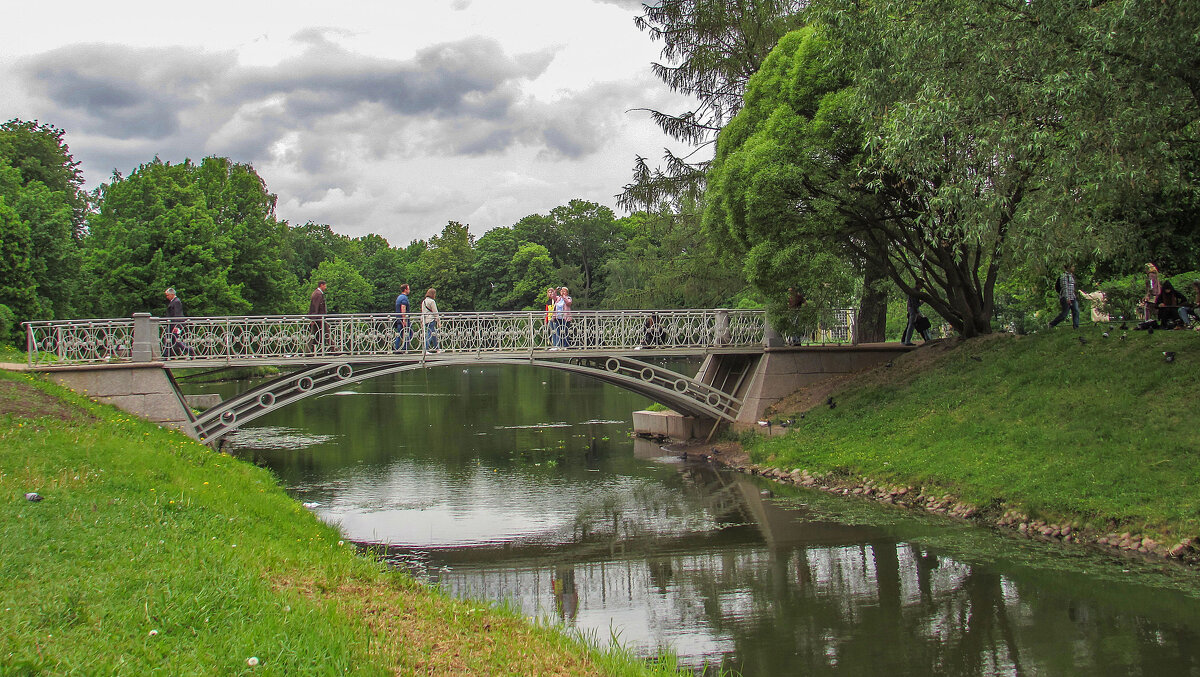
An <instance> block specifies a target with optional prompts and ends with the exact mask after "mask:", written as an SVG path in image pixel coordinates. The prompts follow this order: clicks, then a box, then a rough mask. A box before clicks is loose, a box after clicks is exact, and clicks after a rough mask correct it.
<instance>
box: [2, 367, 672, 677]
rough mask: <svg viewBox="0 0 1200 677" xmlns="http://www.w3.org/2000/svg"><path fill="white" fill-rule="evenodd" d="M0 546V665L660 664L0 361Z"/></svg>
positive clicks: (47, 669)
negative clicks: (473, 592) (349, 533)
mask: <svg viewBox="0 0 1200 677" xmlns="http://www.w3.org/2000/svg"><path fill="white" fill-rule="evenodd" d="M26 492H38V493H39V494H41V495H42V496H43V497H44V500H42V501H40V502H30V501H27V500H26V499H25V496H24V495H25V493H26ZM0 553H2V555H3V556H2V557H0V674H2V675H21V674H45V673H51V674H87V675H99V674H131V675H133V674H136V675H143V674H164V675H194V674H203V675H237V674H272V675H331V674H370V675H373V674H413V673H436V674H508V675H531V674H547V675H576V674H579V675H583V674H654V673H655V672H654V671H656V670H657V674H676V673H675V672H674V671H673V670H672V665H671V661H670V660H669V659H668V660H666V661H664V662H663V663H661V664H659V665H657V666H650V667H648V666H647V665H646V664H645V663H643V662H641V661H639V660H637V659H635V658H633V657H631V656H629V655H627V654H625V653H623V652H622V651H620V650H612V651H607V652H602V651H598V650H595V649H593V648H591V647H589V646H587V645H585V643H584V642H582V641H580V640H578V639H574V638H570V637H567V636H566V635H564V634H563V633H562V632H561V631H559V630H558V629H557V628H553V627H547V626H543V625H538V624H533V623H530V622H529V621H528V620H527V619H524V618H522V617H521V616H519V615H517V614H515V613H512V612H509V611H505V610H502V609H496V608H494V607H492V606H489V605H487V604H483V603H473V602H469V601H458V600H454V599H450V598H448V597H447V596H445V595H443V594H441V593H438V592H437V591H434V590H431V589H429V588H427V587H424V586H421V585H419V584H417V583H415V582H414V581H412V580H411V579H410V578H409V577H408V576H406V575H403V574H401V573H397V572H389V571H386V570H385V569H384V568H383V567H382V566H381V565H380V564H378V563H376V562H373V561H371V560H369V559H366V558H364V557H362V556H359V555H356V554H355V553H354V551H353V550H352V549H351V548H350V547H349V545H343V543H342V542H341V541H340V537H339V535H338V533H337V532H336V531H335V530H334V529H332V528H330V527H328V526H326V525H324V524H322V523H321V522H320V521H319V520H317V519H316V518H315V517H314V516H312V515H311V514H310V513H308V512H307V511H305V510H304V509H303V508H302V507H301V506H300V505H298V504H297V503H296V502H295V501H293V500H291V499H290V498H289V497H288V496H287V495H286V494H285V493H284V492H283V491H282V490H281V489H280V488H279V487H278V486H277V485H276V483H275V480H274V478H273V477H272V476H271V475H270V474H269V473H268V472H267V471H265V470H262V469H259V468H256V467H254V466H253V465H251V464H248V463H244V462H241V461H238V460H236V459H233V458H231V457H229V456H225V455H221V454H218V453H215V452H213V451H211V450H210V449H208V448H207V447H204V446H202V445H199V444H197V443H195V442H192V441H191V440H189V439H188V438H186V437H185V436H183V435H180V434H178V433H174V432H170V431H167V430H163V429H160V428H158V427H157V426H154V425H152V424H149V423H146V422H144V421H141V420H138V419H134V418H133V417H131V416H128V415H126V414H123V413H121V412H118V411H116V410H114V409H111V408H109V407H104V406H100V405H96V404H94V403H92V402H90V401H88V400H86V399H85V398H83V397H80V396H77V395H74V394H71V393H67V392H66V391H63V390H62V389H60V388H57V387H56V386H52V385H50V384H47V383H44V382H42V381H38V380H35V379H33V378H31V377H28V376H23V375H13V374H3V373H0ZM251 657H254V658H256V659H257V660H258V665H257V666H251V665H248V659H250V658H251Z"/></svg>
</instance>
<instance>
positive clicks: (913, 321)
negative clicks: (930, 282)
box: [900, 280, 933, 346]
mask: <svg viewBox="0 0 1200 677" xmlns="http://www.w3.org/2000/svg"><path fill="white" fill-rule="evenodd" d="M924 288H925V283H924V282H923V281H922V280H917V281H916V282H915V283H914V284H913V290H912V292H911V293H909V295H908V325H907V326H905V327H904V335H903V336H901V337H900V345H904V346H915V345H917V344H915V343H913V342H912V336H913V331H914V330H916V331H918V332H920V333H921V338H922V339H924V340H925V342H926V343H928V342H929V341H932V340H933V338H932V337H931V336H930V335H929V318H927V317H925V316H924V315H922V314H921V297H920V296H919V294H920V292H921V290H922V289H924Z"/></svg>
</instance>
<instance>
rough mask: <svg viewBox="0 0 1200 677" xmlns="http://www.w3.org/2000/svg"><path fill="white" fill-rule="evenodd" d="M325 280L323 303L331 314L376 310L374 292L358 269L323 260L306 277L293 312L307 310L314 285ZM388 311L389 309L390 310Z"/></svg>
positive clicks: (346, 263) (293, 304)
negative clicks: (305, 282)
mask: <svg viewBox="0 0 1200 677" xmlns="http://www.w3.org/2000/svg"><path fill="white" fill-rule="evenodd" d="M321 280H324V281H325V283H326V285H327V287H326V290H325V304H326V308H327V310H328V311H329V312H330V313H337V314H345V313H369V312H373V311H378V308H376V307H375V302H374V296H375V290H374V289H372V287H371V283H370V282H368V281H367V280H366V278H364V277H363V276H362V275H361V274H360V273H359V272H358V270H357V269H356V268H355V267H354V266H352V265H350V263H349V262H348V261H344V260H342V259H335V260H333V261H322V262H321V263H320V264H319V265H318V266H317V267H316V269H315V270H313V271H312V274H311V275H310V276H309V278H308V282H307V284H306V285H305V286H304V288H303V291H302V293H299V294H297V295H296V297H295V298H294V300H293V303H292V307H293V309H294V310H295V312H298V313H302V312H304V311H306V310H308V303H309V298H310V295H311V294H312V291H313V290H314V289H316V288H317V282H319V281H321ZM389 310H390V308H389Z"/></svg>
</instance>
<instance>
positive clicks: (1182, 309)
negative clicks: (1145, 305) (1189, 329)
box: [1154, 280, 1192, 329]
mask: <svg viewBox="0 0 1200 677" xmlns="http://www.w3.org/2000/svg"><path fill="white" fill-rule="evenodd" d="M1154 307H1155V308H1157V309H1158V322H1159V324H1161V325H1162V327H1163V329H1183V328H1184V327H1186V326H1188V325H1189V324H1191V321H1192V320H1191V318H1190V317H1189V316H1188V303H1187V299H1185V298H1183V294H1180V293H1179V292H1177V291H1175V287H1174V286H1173V285H1172V284H1171V281H1170V280H1166V281H1164V282H1163V283H1162V291H1160V292H1159V293H1158V298H1156V299H1154Z"/></svg>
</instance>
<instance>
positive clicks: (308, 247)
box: [0, 0, 1200, 340]
mask: <svg viewBox="0 0 1200 677" xmlns="http://www.w3.org/2000/svg"><path fill="white" fill-rule="evenodd" d="M643 9H644V14H643V15H642V16H641V17H639V18H638V20H637V24H638V26H639V27H641V28H642V29H644V30H646V31H647V32H648V33H649V35H650V37H651V38H652V39H654V40H660V41H662V42H663V56H664V60H665V63H662V64H654V66H653V70H654V72H655V74H656V75H658V76H659V77H660V78H661V79H663V81H664V82H666V83H668V84H669V85H670V86H671V87H672V88H674V89H675V90H677V91H679V92H682V93H685V94H688V95H690V96H692V97H694V98H695V99H696V101H697V105H696V107H695V108H694V109H693V110H691V111H687V112H684V113H680V114H672V113H662V112H657V111H654V112H653V116H654V120H655V122H657V123H658V124H659V125H660V126H661V127H662V128H663V129H664V130H665V131H666V132H668V133H670V134H671V135H673V136H674V137H675V138H676V139H678V140H680V141H683V142H686V143H690V144H693V145H694V146H696V150H697V151H700V150H703V149H704V148H706V147H707V148H711V149H712V151H713V152H712V153H711V159H710V160H700V161H698V162H692V161H691V160H690V159H689V158H692V157H699V158H703V157H705V155H706V154H705V153H690V154H685V155H677V154H674V153H668V154H667V156H666V158H665V166H664V167H663V168H660V169H651V168H650V167H649V166H648V164H647V162H646V161H645V160H644V159H643V158H638V159H637V162H636V164H635V169H634V180H633V182H632V183H630V184H629V185H627V186H625V188H624V191H623V192H622V194H621V196H620V203H621V205H622V206H624V207H626V208H628V209H630V210H631V212H632V213H631V214H630V215H629V216H624V217H617V216H616V215H615V214H614V213H613V212H612V210H610V209H609V208H607V207H604V206H602V205H598V204H595V203H590V202H584V201H580V200H573V201H571V202H570V203H569V204H566V205H561V206H559V207H556V208H554V209H552V210H550V212H549V213H548V214H530V215H529V216H526V217H524V218H522V219H520V220H519V221H517V222H516V223H514V224H512V225H511V226H505V227H500V228H495V229H493V230H490V231H488V232H486V233H483V234H481V235H478V236H477V235H476V234H473V233H471V231H470V228H469V226H468V225H467V224H462V223H458V222H450V223H447V224H445V226H444V227H443V228H442V230H441V232H440V233H439V234H437V235H435V236H432V237H430V238H429V239H428V240H416V241H413V242H411V243H409V244H408V245H407V246H394V245H393V244H391V243H388V242H387V241H386V240H384V239H383V238H382V237H379V236H377V235H368V236H365V237H361V238H349V237H346V236H344V235H340V234H339V233H337V232H336V230H335V229H336V227H337V225H338V224H332V227H331V226H330V225H325V224H315V223H305V224H303V225H298V226H296V225H292V224H288V223H286V222H284V221H282V220H280V219H278V218H277V217H276V216H275V196H274V195H273V194H271V193H270V191H269V189H268V187H267V186H266V184H265V182H264V181H263V180H262V179H261V178H260V177H259V176H258V175H257V174H256V173H255V172H254V170H253V168H252V167H250V166H249V165H245V164H240V163H238V162H236V160H231V159H228V158H220V157H210V158H204V159H203V160H200V161H199V162H192V161H184V162H183V163H179V164H171V163H164V162H162V161H160V160H158V159H157V158H155V159H153V160H151V161H149V162H148V163H146V164H143V165H141V166H139V167H138V168H137V169H135V170H134V171H133V172H132V173H130V174H129V176H120V175H114V176H113V177H112V178H111V179H110V180H109V182H107V183H105V184H103V185H102V186H101V187H100V188H99V189H97V190H96V191H94V192H92V193H85V192H84V191H83V189H82V186H83V178H82V176H81V175H80V172H79V169H78V163H76V162H75V161H74V159H73V158H72V157H71V154H70V152H69V150H68V148H67V146H66V143H65V141H64V132H63V131H62V130H60V129H57V128H55V127H53V126H50V125H44V124H39V123H37V122H26V121H21V120H13V121H10V122H8V123H6V124H5V125H3V126H2V127H0V325H2V324H7V325H8V326H10V327H11V326H12V322H13V321H14V320H15V321H20V320H24V319H31V318H49V317H68V316H84V315H110V316H125V315H128V314H129V313H131V312H135V311H142V310H149V311H156V310H159V309H161V307H162V305H163V301H162V298H161V293H162V290H163V289H164V288H165V287H166V286H168V285H172V286H174V287H176V289H178V290H179V292H180V294H181V296H182V298H183V299H184V301H185V303H186V304H187V307H188V309H189V311H190V312H191V313H193V314H241V313H288V312H297V311H300V310H303V308H304V304H305V300H306V298H307V296H308V292H309V290H310V289H311V288H312V287H313V286H314V283H315V280H316V279H325V280H327V281H328V282H329V290H330V293H329V307H330V310H331V311H333V312H358V311H371V310H387V309H389V308H390V307H391V303H392V299H393V298H394V297H395V294H396V292H397V290H398V289H399V286H400V284H402V283H405V282H407V283H409V284H411V285H413V288H414V293H416V294H417V295H420V294H421V293H422V292H423V290H424V289H425V288H426V287H431V286H432V287H436V288H437V289H438V293H439V296H438V300H439V303H440V304H441V305H442V306H443V308H445V309H447V310H471V309H475V310H512V309H522V308H530V307H536V306H538V305H539V304H540V301H541V298H540V297H541V294H542V291H543V290H544V289H545V288H546V287H547V286H549V285H552V284H553V285H566V286H568V287H570V288H571V290H572V295H573V296H574V298H575V303H576V307H579V308H613V307H686V306H697V307H699V306H717V305H720V306H736V305H745V304H765V305H766V306H767V307H768V308H769V309H770V310H771V311H772V313H773V317H774V319H775V321H776V323H777V324H778V325H780V326H781V328H782V326H783V325H786V324H787V323H788V322H789V321H791V320H794V319H796V318H797V317H799V318H800V319H804V314H805V313H806V312H819V311H820V310H821V309H823V308H829V307H835V306H856V307H858V308H860V309H861V319H860V326H859V330H860V331H859V333H860V337H862V338H863V339H864V340H880V339H883V338H885V337H891V338H894V333H895V331H896V329H895V326H894V325H895V322H896V320H895V318H896V315H897V312H896V310H897V306H901V305H902V304H903V298H904V296H905V295H906V294H910V293H911V294H916V295H918V296H919V297H920V298H921V300H922V301H923V302H924V303H925V304H926V306H927V307H928V308H930V309H932V311H933V313H934V314H935V315H936V316H938V317H940V319H941V320H943V321H944V322H945V323H947V324H948V325H949V326H950V327H951V328H952V329H953V330H954V331H956V332H958V333H960V334H962V335H964V336H975V335H979V334H983V333H987V332H990V331H994V330H996V329H1000V328H1005V329H1015V330H1017V331H1025V330H1028V329H1031V328H1034V327H1037V326H1044V322H1045V320H1046V319H1048V317H1049V316H1050V315H1052V314H1054V313H1055V312H1057V305H1058V304H1057V300H1056V297H1055V294H1054V290H1053V281H1054V278H1055V277H1056V275H1057V272H1058V271H1059V270H1061V268H1062V267H1063V266H1064V265H1065V264H1068V263H1071V264H1074V265H1075V266H1076V268H1077V276H1078V278H1079V280H1080V282H1081V284H1082V286H1083V287H1084V288H1087V289H1091V288H1095V287H1102V288H1104V289H1105V290H1106V291H1107V292H1108V293H1109V296H1110V298H1113V299H1115V300H1116V301H1117V303H1116V304H1115V305H1114V308H1113V309H1115V310H1116V311H1117V312H1118V313H1120V314H1128V313H1129V312H1132V311H1131V310H1130V308H1131V304H1133V303H1135V302H1136V299H1137V297H1138V296H1139V295H1140V294H1142V292H1141V290H1140V286H1141V282H1142V280H1141V278H1140V277H1139V271H1141V270H1142V269H1143V266H1144V264H1145V263H1146V262H1154V263H1156V264H1157V265H1158V267H1159V268H1160V269H1161V270H1162V271H1163V273H1164V278H1174V279H1175V281H1176V282H1177V286H1181V285H1179V284H1178V282H1184V283H1187V282H1189V281H1190V280H1191V279H1192V278H1193V277H1194V276H1195V274H1193V273H1189V272H1188V271H1195V270H1197V269H1200V228H1197V223H1198V222H1200V183H1198V181H1197V179H1198V177H1200V78H1198V76H1197V73H1200V33H1197V32H1196V31H1195V30H1194V28H1195V26H1196V25H1200V4H1197V3H1183V2H1170V1H1168V2H1161V3H1152V2H1146V1H1145V0H1101V1H1099V2H1078V1H1076V0H1047V1H1046V2H1038V3H1032V4H1030V3H1016V4H1012V3H1008V2H1004V1H1003V0H985V1H982V2H976V1H974V0H919V1H916V2H914V1H913V0H872V1H871V2H865V3H864V2H850V1H849V0H813V1H812V2H798V1H797V0H747V1H746V2H740V3H733V4H730V3H727V2H724V0H661V1H660V2H658V3H657V4H655V5H653V6H651V5H646V6H644V8H643ZM918 282H920V285H918ZM1183 286H1190V285H1186V284H1185V285H1183ZM789 287H797V288H799V289H801V291H802V292H803V293H804V294H805V295H806V297H807V298H808V300H809V303H808V305H807V306H806V309H805V311H802V312H801V313H795V312H790V311H787V298H788V294H787V289H788V288H789ZM1117 306H1119V307H1117ZM889 309H890V312H889ZM1085 310H1086V309H1085ZM785 311H786V312H785ZM889 316H890V318H891V320H890V321H889V319H888V318H889ZM935 320H936V318H935ZM0 333H9V332H8V331H7V330H4V328H3V327H2V326H0Z"/></svg>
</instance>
